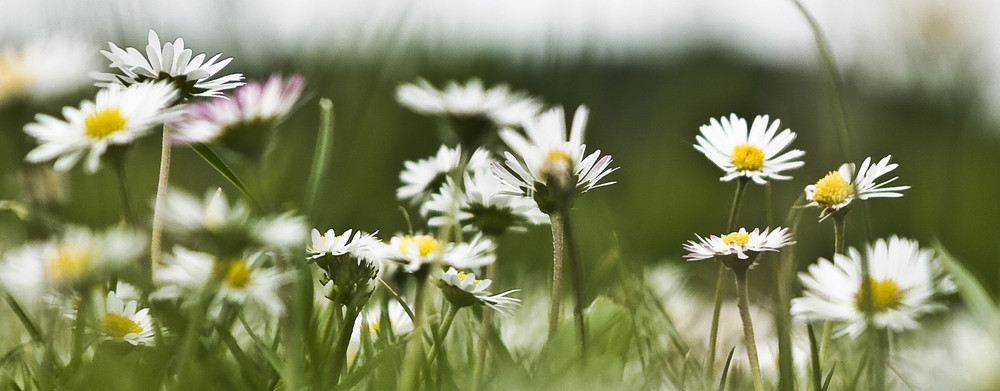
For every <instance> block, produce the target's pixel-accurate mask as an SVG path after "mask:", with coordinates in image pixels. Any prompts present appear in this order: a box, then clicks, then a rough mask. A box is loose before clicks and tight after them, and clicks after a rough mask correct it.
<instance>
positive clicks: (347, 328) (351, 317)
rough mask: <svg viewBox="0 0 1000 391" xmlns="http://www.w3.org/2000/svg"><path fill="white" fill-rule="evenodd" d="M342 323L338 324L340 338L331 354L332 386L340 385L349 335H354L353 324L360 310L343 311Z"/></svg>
mask: <svg viewBox="0 0 1000 391" xmlns="http://www.w3.org/2000/svg"><path fill="white" fill-rule="evenodd" d="M345 311H346V312H345V313H344V321H343V322H341V324H340V336H339V338H337V350H336V351H335V352H334V353H333V365H332V370H333V384H335V385H336V384H338V383H340V375H341V374H342V373H343V372H344V367H345V366H346V363H347V347H348V345H350V344H351V335H353V334H354V322H356V321H357V320H358V315H359V314H360V313H361V309H360V308H353V307H348V308H346V309H345Z"/></svg>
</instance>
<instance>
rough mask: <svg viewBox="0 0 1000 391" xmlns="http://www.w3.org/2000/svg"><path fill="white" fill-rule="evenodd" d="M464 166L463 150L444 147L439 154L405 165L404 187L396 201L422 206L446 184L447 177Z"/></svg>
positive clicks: (398, 190)
mask: <svg viewBox="0 0 1000 391" xmlns="http://www.w3.org/2000/svg"><path fill="white" fill-rule="evenodd" d="M461 164H462V150H461V148H459V147H456V148H448V147H447V146H444V145H442V146H441V147H440V148H438V151H437V154H435V155H434V156H431V157H429V158H427V159H421V160H417V161H407V162H405V163H403V171H402V172H400V173H399V180H400V181H401V182H403V185H402V186H400V187H399V189H397V190H396V199H398V200H400V201H410V202H412V203H413V204H421V203H423V201H425V200H426V198H427V197H428V196H429V195H430V194H431V193H433V192H435V191H437V190H438V189H439V188H440V187H441V184H443V183H444V181H445V177H447V176H448V175H450V174H451V173H453V172H455V170H458V168H459V167H460V166H461Z"/></svg>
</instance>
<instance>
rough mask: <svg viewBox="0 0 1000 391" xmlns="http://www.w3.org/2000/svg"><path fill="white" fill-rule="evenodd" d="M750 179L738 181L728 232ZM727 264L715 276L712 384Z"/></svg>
mask: <svg viewBox="0 0 1000 391" xmlns="http://www.w3.org/2000/svg"><path fill="white" fill-rule="evenodd" d="M749 181H750V180H749V179H747V178H746V177H741V178H740V179H739V181H738V182H737V183H736V194H735V195H733V204H732V206H731V207H730V208H729V220H727V222H726V233H730V232H732V231H733V227H735V226H736V216H737V215H739V213H740V205H741V204H742V203H743V195H744V194H745V193H746V188H747V184H748V183H749ZM726 286H727V285H726V266H725V265H723V264H722V262H719V272H718V274H717V276H716V278H715V304H714V306H713V307H712V326H711V330H710V331H709V334H708V357H707V358H706V359H705V384H706V386H708V385H710V384H712V379H713V378H714V377H715V349H716V346H717V345H718V343H719V314H720V313H721V312H722V300H723V298H724V297H725V296H726Z"/></svg>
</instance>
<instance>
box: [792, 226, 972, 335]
mask: <svg viewBox="0 0 1000 391" xmlns="http://www.w3.org/2000/svg"><path fill="white" fill-rule="evenodd" d="M865 259H867V261H868V267H869V280H868V281H867V283H868V284H869V287H870V288H871V299H870V300H869V301H868V302H867V303H866V302H865V300H864V298H863V296H862V291H861V289H862V280H861V278H862V276H861V263H862V262H864V261H865ZM799 280H801V281H802V286H803V288H804V292H803V296H802V297H799V298H796V299H793V300H792V314H793V315H795V316H798V317H801V318H802V319H804V320H807V321H816V320H832V321H837V322H842V323H843V325H842V327H841V330H840V334H848V335H850V336H852V337H856V336H858V335H860V334H861V333H862V332H863V331H864V330H865V328H866V327H867V326H866V322H865V310H866V309H867V310H870V311H871V313H872V315H873V319H872V321H873V323H874V325H875V327H877V328H879V329H891V330H896V331H901V330H908V329H915V328H917V327H918V323H917V318H918V317H920V316H921V315H923V314H926V313H929V312H933V311H938V310H942V309H945V308H946V307H944V306H943V305H942V304H940V303H937V302H935V299H936V298H937V296H939V295H941V294H943V293H950V292H952V291H954V290H955V286H954V284H953V283H952V282H951V281H950V280H949V279H947V278H946V277H945V275H944V272H943V270H942V269H941V266H940V265H939V264H938V262H937V261H936V260H935V254H934V252H933V251H931V250H921V249H920V245H919V244H918V243H917V242H916V241H915V240H909V239H902V238H898V237H896V236H893V237H890V238H889V239H888V240H884V239H879V240H877V241H876V242H875V243H874V244H873V245H869V246H868V247H867V248H866V249H865V253H864V254H862V253H861V252H860V251H858V250H856V249H854V248H853V247H852V248H850V249H849V251H848V255H841V254H835V255H834V260H833V262H830V261H828V260H826V259H823V258H820V260H819V262H818V263H816V264H814V265H810V266H809V272H808V273H800V274H799Z"/></svg>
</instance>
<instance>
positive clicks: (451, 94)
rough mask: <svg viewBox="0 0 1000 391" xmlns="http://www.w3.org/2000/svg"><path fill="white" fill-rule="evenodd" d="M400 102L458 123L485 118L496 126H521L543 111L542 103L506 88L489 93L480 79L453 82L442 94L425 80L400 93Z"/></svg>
mask: <svg viewBox="0 0 1000 391" xmlns="http://www.w3.org/2000/svg"><path fill="white" fill-rule="evenodd" d="M396 100H397V101H398V102H399V103H400V104H401V105H403V106H405V107H406V108H409V109H410V110H413V111H414V112H417V113H420V114H426V115H433V116H439V117H446V118H455V119H471V118H482V119H485V120H488V121H490V122H492V123H493V124H495V126H517V125H520V124H521V122H522V121H525V120H528V119H531V118H532V117H534V116H535V115H537V114H538V112H540V111H541V110H542V107H543V105H542V102H540V101H539V100H538V99H536V98H533V97H531V96H528V95H527V94H525V93H524V92H520V91H517V92H514V91H511V90H510V87H508V86H507V85H506V84H500V85H496V86H493V87H492V88H489V89H486V88H484V87H483V82H482V81H480V80H479V79H471V80H469V81H468V82H466V84H465V85H461V84H459V83H457V82H455V81H449V82H448V84H447V85H446V86H445V88H444V89H443V90H438V89H437V88H435V87H434V86H433V85H431V83H429V82H427V80H424V79H418V80H417V82H416V83H415V84H414V83H407V84H403V85H401V86H399V88H397V89H396Z"/></svg>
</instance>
